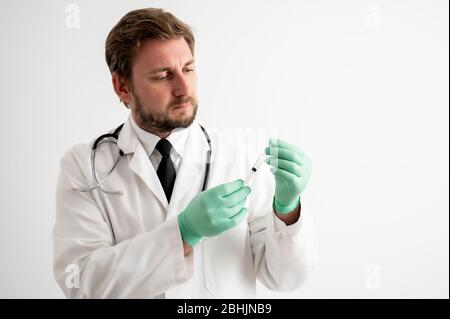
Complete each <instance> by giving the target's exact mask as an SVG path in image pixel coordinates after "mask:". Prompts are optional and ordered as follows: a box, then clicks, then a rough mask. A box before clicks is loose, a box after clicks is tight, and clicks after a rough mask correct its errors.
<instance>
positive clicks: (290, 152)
mask: <svg viewBox="0 0 450 319" xmlns="http://www.w3.org/2000/svg"><path fill="white" fill-rule="evenodd" d="M265 152H266V154H267V155H270V157H268V158H266V159H265V161H266V163H267V164H269V165H271V166H272V167H271V169H270V170H271V172H272V173H273V174H274V176H275V195H274V201H273V206H274V208H275V210H276V211H277V212H278V213H289V212H291V211H293V210H294V209H295V208H296V207H297V206H298V205H299V203H300V194H301V193H302V192H303V191H304V190H305V187H306V185H307V184H308V181H309V177H310V175H311V160H310V159H309V158H308V157H307V156H306V154H305V153H304V152H302V151H301V150H299V149H298V148H297V147H296V146H294V145H292V144H289V143H287V142H285V141H283V140H280V139H275V138H271V139H270V141H269V146H268V147H266V149H265Z"/></svg>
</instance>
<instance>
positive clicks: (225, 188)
mask: <svg viewBox="0 0 450 319" xmlns="http://www.w3.org/2000/svg"><path fill="white" fill-rule="evenodd" d="M243 185H244V181H243V180H242V179H237V180H235V181H232V182H229V183H225V184H220V185H219V186H216V187H214V188H211V190H212V191H213V192H214V193H215V194H216V195H217V196H219V197H223V196H226V195H228V194H231V193H233V192H235V191H237V190H239V189H241V188H242V186H243Z"/></svg>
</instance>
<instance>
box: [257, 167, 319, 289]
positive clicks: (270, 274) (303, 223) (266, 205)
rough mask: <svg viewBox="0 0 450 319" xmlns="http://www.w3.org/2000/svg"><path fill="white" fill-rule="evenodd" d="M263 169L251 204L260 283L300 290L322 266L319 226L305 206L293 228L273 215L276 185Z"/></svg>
mask: <svg viewBox="0 0 450 319" xmlns="http://www.w3.org/2000/svg"><path fill="white" fill-rule="evenodd" d="M266 168H267V167H263V169H262V170H261V172H259V175H257V176H255V180H254V182H253V192H252V193H253V194H257V195H255V196H254V197H253V198H252V199H251V200H250V203H249V212H250V213H249V219H248V222H249V229H250V245H251V249H252V253H253V261H254V272H255V274H256V276H257V278H258V280H259V281H260V282H261V283H262V284H263V285H264V286H266V287H267V288H269V289H271V290H275V291H292V290H294V289H297V288H298V287H299V286H300V285H301V284H302V283H303V282H304V281H305V280H306V278H307V277H308V276H309V275H310V273H311V272H312V270H313V269H314V268H315V266H316V265H317V263H318V249H317V248H318V247H317V239H316V233H315V225H314V221H313V219H312V216H311V215H310V213H309V211H308V210H307V208H306V207H305V206H304V205H302V208H301V215H300V218H299V220H298V221H297V222H296V223H294V224H292V225H289V226H286V224H285V223H284V222H283V221H281V220H280V219H279V218H278V217H276V215H275V214H274V212H273V208H272V200H273V194H274V189H275V182H274V178H273V176H272V174H271V173H270V171H269V170H268V169H266Z"/></svg>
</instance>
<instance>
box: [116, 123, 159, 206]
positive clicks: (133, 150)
mask: <svg viewBox="0 0 450 319" xmlns="http://www.w3.org/2000/svg"><path fill="white" fill-rule="evenodd" d="M117 145H118V146H119V148H120V149H121V150H122V151H123V152H124V154H126V155H127V158H128V167H129V168H130V170H131V171H133V172H134V173H135V174H136V175H138V176H139V177H140V178H141V179H142V180H143V181H144V183H145V184H146V185H147V187H148V188H149V189H150V190H151V191H152V192H153V194H154V195H155V197H156V198H157V199H158V200H159V201H160V202H161V204H162V205H163V206H164V207H165V208H166V209H167V206H168V203H167V198H166V195H165V194H164V190H163V188H162V186H161V183H160V181H159V178H158V175H156V171H155V169H154V167H153V166H152V164H151V162H150V159H149V157H148V156H147V153H146V152H145V149H144V147H143V146H142V144H141V143H140V142H139V140H138V138H137V136H136V132H135V131H134V129H133V127H132V125H131V123H130V119H128V120H127V121H126V122H125V124H124V126H123V128H122V131H121V132H120V135H119V140H118V142H117Z"/></svg>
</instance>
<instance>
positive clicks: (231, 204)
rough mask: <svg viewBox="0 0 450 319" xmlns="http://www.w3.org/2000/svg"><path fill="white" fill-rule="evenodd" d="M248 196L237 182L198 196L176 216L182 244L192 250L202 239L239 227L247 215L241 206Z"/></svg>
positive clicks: (222, 185)
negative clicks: (185, 244)
mask: <svg viewBox="0 0 450 319" xmlns="http://www.w3.org/2000/svg"><path fill="white" fill-rule="evenodd" d="M250 192H251V188H250V187H248V186H244V182H243V181H242V180H241V179H238V180H236V181H233V182H230V183H225V184H221V185H219V186H216V187H214V188H211V189H208V190H206V191H204V192H201V193H199V194H197V195H196V196H195V197H194V198H193V199H192V200H191V202H190V203H189V204H188V206H187V207H186V209H185V210H184V211H183V212H181V213H180V214H179V215H178V225H179V227H180V232H181V237H182V238H183V240H184V241H185V242H186V243H187V244H188V245H189V246H191V247H193V246H195V245H196V244H197V243H198V242H199V241H200V240H202V238H203V237H205V236H206V237H212V236H216V235H219V234H220V233H222V232H224V231H226V230H228V229H230V228H233V227H234V226H236V225H237V224H239V223H240V222H241V221H242V219H244V217H245V215H246V213H247V208H245V207H244V205H245V201H246V199H247V196H248V195H249V194H250Z"/></svg>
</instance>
